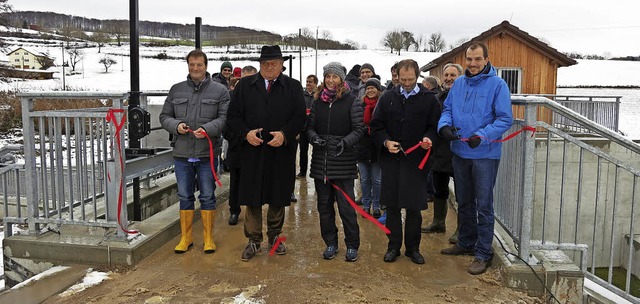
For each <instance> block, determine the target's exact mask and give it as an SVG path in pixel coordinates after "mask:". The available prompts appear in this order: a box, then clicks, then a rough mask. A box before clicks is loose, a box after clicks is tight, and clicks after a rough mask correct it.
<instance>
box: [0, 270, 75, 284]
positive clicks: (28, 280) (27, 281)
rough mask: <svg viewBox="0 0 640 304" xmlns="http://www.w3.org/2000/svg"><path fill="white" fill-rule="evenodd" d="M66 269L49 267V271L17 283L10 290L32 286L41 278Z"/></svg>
mask: <svg viewBox="0 0 640 304" xmlns="http://www.w3.org/2000/svg"><path fill="white" fill-rule="evenodd" d="M67 268H69V267H67V266H53V267H51V268H49V269H47V270H45V271H43V272H41V273H39V274H37V275H35V276H33V277H30V278H29V279H27V280H26V281H24V282H22V283H19V284H17V285H16V286H13V287H11V289H18V288H20V287H22V286H27V285H29V284H33V283H35V282H36V281H38V280H40V279H42V278H45V277H48V276H50V275H52V274H54V273H56V272H60V271H63V270H65V269H67Z"/></svg>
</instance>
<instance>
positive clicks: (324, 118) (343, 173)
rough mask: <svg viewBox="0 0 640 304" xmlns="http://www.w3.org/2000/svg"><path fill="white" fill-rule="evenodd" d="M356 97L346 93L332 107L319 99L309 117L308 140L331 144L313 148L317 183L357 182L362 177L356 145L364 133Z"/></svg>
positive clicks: (314, 172)
mask: <svg viewBox="0 0 640 304" xmlns="http://www.w3.org/2000/svg"><path fill="white" fill-rule="evenodd" d="M355 100H356V97H355V96H353V95H352V94H350V93H348V92H345V94H344V95H343V96H342V98H340V99H337V100H335V101H334V102H332V103H327V102H323V101H322V100H320V99H316V100H314V102H313V107H311V113H310V114H309V124H308V126H307V136H308V137H307V138H308V139H309V142H312V140H311V139H312V138H314V137H315V136H320V137H321V138H323V139H324V140H326V141H327V145H326V146H324V147H318V146H314V147H313V153H312V155H311V173H310V174H309V176H311V177H312V178H317V179H323V180H326V179H329V180H334V179H355V178H357V177H358V169H357V167H356V161H357V157H356V152H355V149H354V146H355V144H356V143H357V142H358V140H360V138H361V137H362V134H363V132H364V123H363V118H362V106H361V105H360V104H359V103H357V102H356V101H355ZM341 140H342V141H344V143H345V145H344V152H343V153H342V154H341V155H340V156H338V157H334V156H333V155H334V154H335V153H336V152H337V149H336V146H337V144H338V142H339V141H341Z"/></svg>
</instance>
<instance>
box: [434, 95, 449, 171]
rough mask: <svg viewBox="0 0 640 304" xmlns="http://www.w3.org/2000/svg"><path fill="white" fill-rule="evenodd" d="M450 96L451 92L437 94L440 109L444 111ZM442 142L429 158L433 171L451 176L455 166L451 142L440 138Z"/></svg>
mask: <svg viewBox="0 0 640 304" xmlns="http://www.w3.org/2000/svg"><path fill="white" fill-rule="evenodd" d="M448 94H449V90H441V91H440V93H438V94H436V96H437V98H438V103H439V104H440V109H442V107H443V104H444V100H445V99H447V95H448ZM440 141H441V142H440V144H439V145H438V146H436V147H434V148H433V152H431V155H430V156H429V158H431V159H432V160H433V162H431V170H433V171H437V172H444V173H450V174H451V173H453V164H452V163H451V159H452V158H453V154H452V153H451V147H450V142H451V141H449V140H446V139H444V138H442V137H440Z"/></svg>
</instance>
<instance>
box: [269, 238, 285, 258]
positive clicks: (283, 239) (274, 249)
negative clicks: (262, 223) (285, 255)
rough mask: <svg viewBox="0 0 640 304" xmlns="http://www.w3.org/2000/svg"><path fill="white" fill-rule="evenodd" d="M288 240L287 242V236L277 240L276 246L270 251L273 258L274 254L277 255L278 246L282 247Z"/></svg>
mask: <svg viewBox="0 0 640 304" xmlns="http://www.w3.org/2000/svg"><path fill="white" fill-rule="evenodd" d="M286 240H287V237H286V236H281V237H279V238H277V239H276V242H275V244H273V247H271V250H269V256H272V255H273V254H274V253H276V249H278V246H280V243H282V242H284V241H286Z"/></svg>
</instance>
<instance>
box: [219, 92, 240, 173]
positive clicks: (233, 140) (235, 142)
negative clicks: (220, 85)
mask: <svg viewBox="0 0 640 304" xmlns="http://www.w3.org/2000/svg"><path fill="white" fill-rule="evenodd" d="M233 92H235V90H233V91H229V94H231V95H232V96H233ZM245 135H246V134H240V133H239V132H236V131H235V130H231V129H229V126H228V125H227V127H226V128H225V129H224V131H222V136H223V137H224V139H226V140H227V143H228V146H227V154H225V156H224V161H225V163H226V165H227V166H229V167H230V168H240V164H242V158H241V157H240V149H242V144H243V142H244V141H245Z"/></svg>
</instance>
